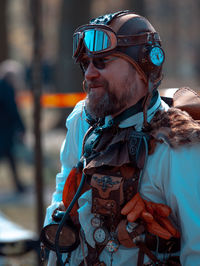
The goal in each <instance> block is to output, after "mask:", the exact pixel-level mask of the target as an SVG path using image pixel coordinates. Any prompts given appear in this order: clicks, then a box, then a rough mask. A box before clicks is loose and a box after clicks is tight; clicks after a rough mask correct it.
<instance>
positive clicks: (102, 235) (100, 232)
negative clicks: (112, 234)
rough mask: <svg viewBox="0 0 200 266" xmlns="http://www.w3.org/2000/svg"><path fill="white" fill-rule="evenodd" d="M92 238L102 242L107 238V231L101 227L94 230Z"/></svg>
mask: <svg viewBox="0 0 200 266" xmlns="http://www.w3.org/2000/svg"><path fill="white" fill-rule="evenodd" d="M94 240H95V242H96V243H98V244H103V243H104V242H105V241H106V240H107V233H106V231H105V230H104V228H102V227H98V228H96V229H95V230H94Z"/></svg>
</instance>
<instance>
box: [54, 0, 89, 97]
mask: <svg viewBox="0 0 200 266" xmlns="http://www.w3.org/2000/svg"><path fill="white" fill-rule="evenodd" d="M90 6H91V0H84V1H82V0H73V1H71V0H63V1H62V4H61V15H60V16H61V17H60V29H59V48H58V50H59V51H58V61H57V64H56V77H55V79H56V89H57V90H58V91H60V92H74V91H80V90H81V89H82V75H81V72H80V70H79V67H78V66H77V65H75V64H74V61H73V59H72V35H73V32H74V30H75V29H76V28H77V27H78V26H79V25H82V24H86V23H87V22H88V20H89V17H90Z"/></svg>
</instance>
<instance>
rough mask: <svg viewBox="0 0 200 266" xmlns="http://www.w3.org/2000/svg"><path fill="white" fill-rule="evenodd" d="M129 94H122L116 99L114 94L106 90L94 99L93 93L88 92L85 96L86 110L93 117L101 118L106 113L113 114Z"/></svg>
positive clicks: (120, 107) (118, 109) (123, 105)
mask: <svg viewBox="0 0 200 266" xmlns="http://www.w3.org/2000/svg"><path fill="white" fill-rule="evenodd" d="M129 97H130V94H128V95H123V97H122V98H121V99H118V98H117V97H116V95H115V94H113V93H111V92H108V91H106V93H105V94H104V96H102V97H101V98H100V99H99V98H98V99H95V95H93V93H88V95H87V98H86V110H87V112H88V113H89V114H90V115H91V116H92V117H93V118H103V117H105V116H107V115H114V114H116V113H118V112H120V110H122V109H123V108H124V107H126V103H127V100H128V98H129Z"/></svg>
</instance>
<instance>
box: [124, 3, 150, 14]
mask: <svg viewBox="0 0 200 266" xmlns="http://www.w3.org/2000/svg"><path fill="white" fill-rule="evenodd" d="M126 6H127V7H128V9H130V10H132V11H134V12H135V13H138V14H140V15H142V16H146V7H145V0H127V5H126Z"/></svg>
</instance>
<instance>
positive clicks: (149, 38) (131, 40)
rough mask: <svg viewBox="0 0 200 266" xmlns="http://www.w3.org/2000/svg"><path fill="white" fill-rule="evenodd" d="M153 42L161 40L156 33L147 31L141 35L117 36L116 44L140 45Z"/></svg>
mask: <svg viewBox="0 0 200 266" xmlns="http://www.w3.org/2000/svg"><path fill="white" fill-rule="evenodd" d="M155 42H161V40H160V37H159V35H158V33H156V32H148V33H144V34H141V35H133V36H131V35H130V36H122V35H121V36H120V35H118V36H117V45H118V46H129V45H130V46H131V45H142V44H152V43H155Z"/></svg>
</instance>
